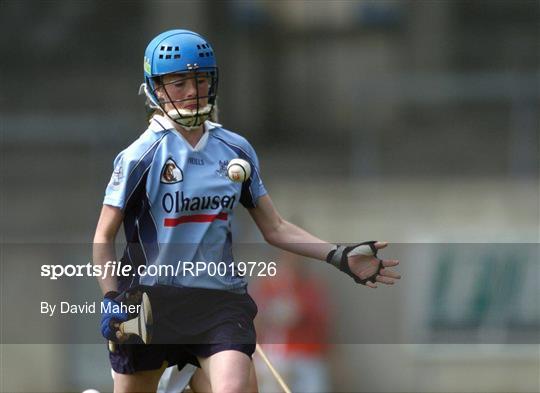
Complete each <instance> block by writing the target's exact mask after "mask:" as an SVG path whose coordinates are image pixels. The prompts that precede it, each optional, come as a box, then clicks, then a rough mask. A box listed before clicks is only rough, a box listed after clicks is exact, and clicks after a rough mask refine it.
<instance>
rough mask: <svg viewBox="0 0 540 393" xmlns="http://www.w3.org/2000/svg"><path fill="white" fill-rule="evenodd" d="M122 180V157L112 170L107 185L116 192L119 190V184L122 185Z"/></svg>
mask: <svg viewBox="0 0 540 393" xmlns="http://www.w3.org/2000/svg"><path fill="white" fill-rule="evenodd" d="M122 180H124V158H123V157H122V158H121V159H120V161H118V163H117V164H116V166H115V167H114V170H113V174H112V176H111V180H110V181H109V185H110V186H111V188H112V189H113V190H118V189H119V188H120V184H121V183H122Z"/></svg>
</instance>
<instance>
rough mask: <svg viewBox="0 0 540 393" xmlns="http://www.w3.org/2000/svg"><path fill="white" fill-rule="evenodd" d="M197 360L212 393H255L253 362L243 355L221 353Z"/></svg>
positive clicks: (238, 352)
mask: <svg viewBox="0 0 540 393" xmlns="http://www.w3.org/2000/svg"><path fill="white" fill-rule="evenodd" d="M198 360H199V363H200V364H201V368H202V369H203V371H204V374H205V375H206V377H207V378H208V380H209V381H210V386H211V389H212V393H247V392H257V379H256V377H255V371H254V367H253V362H252V360H251V358H250V357H249V356H248V355H246V354H245V353H243V352H240V351H235V350H228V351H221V352H218V353H216V354H214V355H212V356H209V357H207V358H198Z"/></svg>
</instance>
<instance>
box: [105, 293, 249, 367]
mask: <svg viewBox="0 0 540 393" xmlns="http://www.w3.org/2000/svg"><path fill="white" fill-rule="evenodd" d="M136 289H138V290H142V291H144V292H146V293H147V294H148V296H149V298H150V303H151V305H152V314H153V318H154V323H153V331H152V340H151V344H149V345H144V344H142V343H141V342H140V341H139V342H137V340H138V338H137V337H134V338H133V339H131V341H129V342H128V343H126V344H120V345H116V350H115V351H114V352H109V358H110V361H111V366H112V368H113V370H114V371H115V372H117V373H120V374H133V373H135V372H137V371H145V370H155V369H159V368H161V366H162V364H163V362H164V361H166V362H167V363H168V365H169V366H173V365H177V366H178V368H179V369H181V368H182V367H184V366H185V365H186V364H187V363H191V364H193V365H195V366H197V367H200V364H199V362H198V360H197V357H208V356H211V355H213V354H215V353H218V352H221V351H226V350H237V351H240V352H243V353H245V354H246V355H248V356H249V357H251V356H252V355H253V352H255V343H256V334H255V326H254V325H253V320H254V318H255V315H257V305H256V304H255V302H254V301H253V299H252V298H251V296H250V295H249V294H247V293H244V294H236V293H232V292H227V291H220V290H212V289H202V288H178V287H173V286H152V287H147V286H139V287H137V288H136Z"/></svg>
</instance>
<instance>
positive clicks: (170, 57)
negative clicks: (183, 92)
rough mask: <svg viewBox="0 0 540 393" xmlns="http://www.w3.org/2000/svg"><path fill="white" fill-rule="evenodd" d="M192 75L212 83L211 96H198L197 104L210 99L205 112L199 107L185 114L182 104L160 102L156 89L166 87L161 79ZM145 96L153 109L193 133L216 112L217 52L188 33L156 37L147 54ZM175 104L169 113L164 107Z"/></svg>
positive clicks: (202, 93)
mask: <svg viewBox="0 0 540 393" xmlns="http://www.w3.org/2000/svg"><path fill="white" fill-rule="evenodd" d="M182 73H189V75H193V77H194V78H197V77H198V76H199V77H200V76H201V75H204V77H205V78H208V80H209V89H208V92H197V97H196V99H197V104H198V103H199V100H201V99H207V100H208V101H207V102H208V104H207V105H206V106H204V107H203V108H199V106H198V105H197V109H196V110H186V109H181V108H179V107H177V105H176V104H177V103H178V102H179V101H174V100H172V99H170V96H169V95H168V93H167V92H166V89H164V91H165V93H166V94H167V96H168V97H169V99H168V100H164V99H163V97H162V98H161V100H160V99H159V98H158V96H157V95H156V89H157V88H159V87H160V86H163V83H162V82H161V81H162V78H163V76H164V75H168V74H182ZM144 81H145V84H144V85H143V88H144V92H145V93H146V95H147V97H148V99H149V101H150V103H151V106H152V107H154V108H159V109H161V110H162V111H163V113H164V114H166V115H167V116H169V117H170V118H171V119H172V120H173V121H175V122H176V123H178V124H180V125H182V126H183V127H184V128H187V129H190V128H192V127H197V126H199V125H201V124H202V123H203V122H204V120H206V119H208V118H209V117H210V114H211V112H212V111H213V109H214V106H215V103H216V97H217V87H218V67H217V64H216V58H215V55H214V50H213V49H212V47H211V46H210V44H209V43H208V42H207V41H206V40H205V39H204V38H203V37H201V36H200V35H199V34H197V33H195V32H193V31H189V30H169V31H166V32H164V33H161V34H159V35H158V36H157V37H155V38H154V39H153V40H152V41H150V43H149V44H148V46H147V47H146V51H145V53H144ZM167 103H168V104H172V106H173V107H174V109H173V110H169V111H166V110H165V108H164V104H167Z"/></svg>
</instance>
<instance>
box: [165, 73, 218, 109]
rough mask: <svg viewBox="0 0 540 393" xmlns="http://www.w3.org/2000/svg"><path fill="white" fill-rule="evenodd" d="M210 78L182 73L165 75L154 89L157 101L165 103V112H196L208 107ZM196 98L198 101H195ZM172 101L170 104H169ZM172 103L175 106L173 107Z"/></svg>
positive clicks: (202, 74) (205, 75) (198, 74)
mask: <svg viewBox="0 0 540 393" xmlns="http://www.w3.org/2000/svg"><path fill="white" fill-rule="evenodd" d="M209 89H210V77H209V76H208V75H207V74H206V73H195V72H189V73H182V74H171V75H165V76H164V77H163V78H162V84H161V85H159V86H158V87H157V89H156V95H157V97H158V98H159V100H160V101H161V102H163V103H165V110H166V111H170V110H174V109H175V106H176V108H178V109H189V110H192V111H195V110H197V104H198V107H199V109H201V108H204V107H205V106H206V105H208V91H209ZM197 98H198V99H197ZM171 101H172V103H171ZM173 103H174V105H175V106H173Z"/></svg>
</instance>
